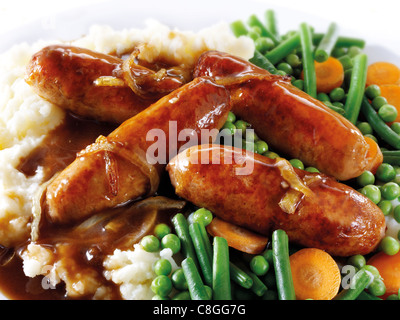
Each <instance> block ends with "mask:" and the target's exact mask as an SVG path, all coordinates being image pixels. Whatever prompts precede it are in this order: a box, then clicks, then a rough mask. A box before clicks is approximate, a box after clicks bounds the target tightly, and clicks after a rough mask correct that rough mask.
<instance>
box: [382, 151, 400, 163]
mask: <svg viewBox="0 0 400 320" xmlns="http://www.w3.org/2000/svg"><path fill="white" fill-rule="evenodd" d="M382 155H383V162H385V163H389V164H392V165H396V166H398V165H400V150H384V151H382Z"/></svg>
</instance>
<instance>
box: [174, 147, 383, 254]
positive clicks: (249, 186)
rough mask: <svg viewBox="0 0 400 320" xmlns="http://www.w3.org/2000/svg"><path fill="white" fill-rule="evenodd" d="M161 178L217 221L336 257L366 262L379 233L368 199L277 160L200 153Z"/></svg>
mask: <svg viewBox="0 0 400 320" xmlns="http://www.w3.org/2000/svg"><path fill="white" fill-rule="evenodd" d="M207 159H209V160H207ZM167 170H168V172H169V175H170V178H171V182H172V184H173V185H174V187H175V192H176V193H177V194H178V195H179V196H181V197H183V198H184V199H186V200H188V201H190V202H192V203H194V204H195V205H197V206H200V207H205V208H207V209H209V210H210V211H212V212H213V213H214V214H215V215H216V216H218V217H220V218H221V219H223V220H226V221H228V222H231V223H233V224H236V225H239V226H242V227H246V228H248V229H250V230H253V231H256V232H259V233H260V234H264V235H267V236H270V235H271V233H272V231H273V230H275V229H283V230H285V231H286V232H287V234H288V236H289V239H290V241H292V242H294V243H297V244H300V245H303V246H306V247H315V248H320V249H323V250H326V251H328V252H329V253H331V254H332V255H335V256H350V255H354V254H367V253H369V252H371V251H372V250H374V249H375V248H376V246H377V245H378V243H379V241H380V240H381V238H382V237H383V235H384V232H385V217H384V216H383V214H382V211H381V210H380V209H379V208H378V207H377V206H376V205H375V204H374V203H372V202H371V201H370V200H369V199H368V198H367V197H365V196H364V195H362V194H360V193H358V192H357V191H355V190H354V189H352V188H350V187H349V186H347V185H344V184H341V183H339V182H337V181H336V180H335V179H333V178H331V177H328V176H325V175H323V174H317V173H309V172H307V171H304V170H298V169H295V168H293V167H292V166H291V165H290V164H289V162H288V161H286V160H284V159H282V158H277V159H269V158H267V157H263V156H261V155H258V154H253V153H251V152H247V153H245V152H244V151H243V150H241V149H237V148H233V147H230V146H229V147H228V146H220V145H201V146H195V147H191V148H189V149H187V150H185V151H183V152H182V153H180V154H178V155H177V156H176V157H175V158H173V159H172V160H171V161H170V163H169V164H168V166H167ZM240 170H241V171H240Z"/></svg>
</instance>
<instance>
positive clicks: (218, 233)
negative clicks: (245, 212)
mask: <svg viewBox="0 0 400 320" xmlns="http://www.w3.org/2000/svg"><path fill="white" fill-rule="evenodd" d="M207 231H208V233H209V234H211V235H212V236H213V237H222V238H225V239H226V240H227V241H228V245H229V246H230V247H232V248H235V249H237V250H239V251H242V252H246V253H250V254H259V253H261V252H263V250H264V249H265V246H266V245H267V243H268V238H267V237H264V236H262V235H259V234H257V233H254V232H252V231H250V230H247V229H245V228H242V227H239V226H236V225H234V224H232V223H229V222H226V221H224V220H221V219H219V218H216V217H215V218H214V219H212V221H211V223H210V224H209V225H208V226H207Z"/></svg>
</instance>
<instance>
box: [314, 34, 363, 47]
mask: <svg viewBox="0 0 400 320" xmlns="http://www.w3.org/2000/svg"><path fill="white" fill-rule="evenodd" d="M323 37H324V34H323V33H314V34H313V43H314V44H315V45H318V44H319V43H320V42H321V40H322V38H323ZM352 46H355V47H359V48H361V49H363V48H364V47H365V40H363V39H358V38H350V37H338V39H337V41H336V44H335V48H349V47H352Z"/></svg>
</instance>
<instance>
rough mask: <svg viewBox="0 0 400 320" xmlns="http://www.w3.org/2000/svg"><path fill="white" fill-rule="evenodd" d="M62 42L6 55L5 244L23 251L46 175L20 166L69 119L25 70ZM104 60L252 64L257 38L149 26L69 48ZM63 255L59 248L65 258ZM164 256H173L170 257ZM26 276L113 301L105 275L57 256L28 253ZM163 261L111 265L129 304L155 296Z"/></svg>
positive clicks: (2, 126)
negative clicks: (219, 56) (207, 58)
mask: <svg viewBox="0 0 400 320" xmlns="http://www.w3.org/2000/svg"><path fill="white" fill-rule="evenodd" d="M57 43H60V42H59V41H52V42H44V41H38V42H36V43H34V44H32V45H28V44H26V43H23V44H19V45H16V46H14V47H13V48H11V49H10V50H8V51H7V52H5V53H4V54H2V55H1V56H0V87H1V90H0V244H2V245H4V246H9V247H12V246H15V245H18V244H20V243H22V242H24V241H26V240H27V239H28V237H29V234H30V223H31V217H32V198H33V197H34V195H35V193H36V192H37V190H38V188H39V186H40V184H41V183H42V182H43V181H42V179H43V174H42V170H41V168H38V170H37V172H36V174H35V175H33V176H31V177H27V176H25V175H24V174H23V173H21V172H20V171H19V170H18V169H17V167H18V165H19V162H20V159H21V158H23V157H26V156H28V155H29V154H30V152H31V151H32V150H33V149H35V148H36V147H37V146H39V145H40V143H41V142H42V140H43V139H44V137H45V136H46V135H47V134H48V133H49V132H50V131H51V130H52V129H54V128H55V127H57V126H58V125H59V124H60V123H61V122H62V121H63V119H64V117H65V112H64V111H62V110H61V109H60V108H58V107H57V106H54V105H52V104H51V103H49V102H47V101H44V100H43V99H41V98H40V97H39V96H37V95H36V94H35V93H34V92H33V91H32V90H31V88H30V87H29V85H27V84H26V83H25V81H24V76H25V67H26V65H27V64H28V62H29V60H30V58H31V56H32V55H33V54H34V53H35V52H37V51H39V50H40V49H41V48H43V47H44V46H46V45H50V44H57ZM69 44H71V45H74V46H80V47H85V48H88V49H91V50H95V51H98V52H102V53H117V54H123V53H126V52H128V51H129V50H130V49H132V48H133V47H138V48H139V49H140V58H141V59H144V60H147V61H150V62H151V61H153V60H154V59H155V58H157V57H158V56H160V55H161V56H163V58H164V60H166V62H170V63H172V64H186V65H192V64H193V63H194V62H195V61H196V60H197V58H198V56H199V55H200V54H201V53H202V52H204V51H206V50H220V51H225V52H228V53H231V54H234V55H237V56H240V57H242V58H244V59H249V58H251V57H252V56H253V52H254V43H253V41H252V40H251V39H250V38H247V37H241V38H239V39H237V38H235V37H234V35H233V34H232V33H231V32H230V29H229V26H228V25H227V24H226V23H221V24H217V25H215V26H212V27H210V28H207V29H204V30H201V31H199V32H197V33H195V32H189V31H179V30H172V29H170V28H169V27H167V26H165V25H163V24H160V23H159V22H157V21H154V20H149V21H147V23H146V27H145V28H143V29H125V30H119V31H116V30H113V29H112V28H111V27H108V26H93V27H92V28H90V30H89V31H88V33H87V35H86V36H84V37H82V38H80V39H77V40H74V41H71V42H69ZM62 250H63V248H62V247H59V248H58V251H59V252H60V251H62ZM162 254H163V255H168V254H167V253H166V252H163V253H162ZM22 258H23V260H24V261H23V262H24V272H25V274H26V275H27V276H29V277H35V276H37V275H45V276H46V277H47V279H48V280H49V285H50V286H54V285H56V284H57V283H59V282H60V281H63V282H65V284H66V289H67V293H68V295H69V296H71V297H79V296H83V295H86V294H93V295H94V297H95V298H106V297H107V290H108V289H107V288H104V287H101V286H100V285H99V282H98V281H97V278H96V277H97V276H98V275H97V273H96V272H94V271H93V270H91V269H90V268H88V269H87V270H80V273H78V274H71V273H68V272H67V271H66V270H67V268H65V265H67V264H68V265H69V270H71V265H73V264H74V261H65V259H62V258H60V259H58V260H56V259H55V257H54V254H53V252H52V251H51V250H49V249H48V248H45V247H41V246H39V245H37V244H30V245H29V246H28V247H27V248H26V250H25V251H24V252H23V254H22ZM154 259H157V255H153V254H147V253H144V252H143V251H141V250H140V249H138V247H135V250H132V251H127V252H121V251H119V250H116V252H115V253H114V255H113V256H110V257H109V258H108V259H107V260H106V261H105V268H106V270H107V271H106V273H105V276H106V277H107V278H108V279H110V280H112V281H113V282H115V283H116V284H118V285H120V287H121V294H122V296H123V297H124V298H126V299H146V298H150V297H151V296H152V293H151V291H150V289H149V288H150V283H149V279H151V278H152V277H153V275H152V273H151V272H152V270H151V265H152V264H151V262H152V261H154Z"/></svg>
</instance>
